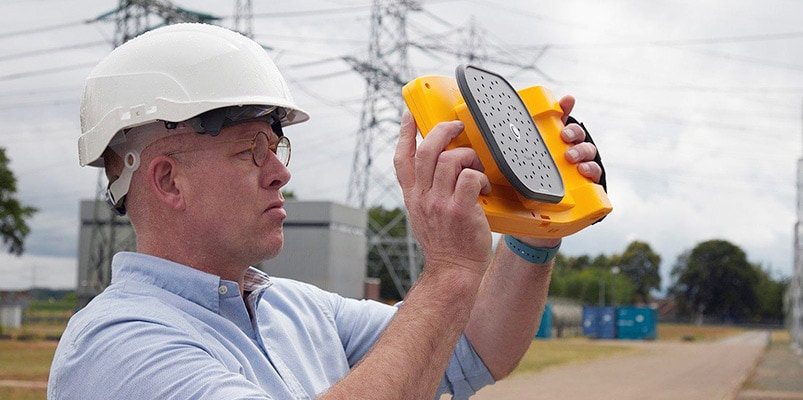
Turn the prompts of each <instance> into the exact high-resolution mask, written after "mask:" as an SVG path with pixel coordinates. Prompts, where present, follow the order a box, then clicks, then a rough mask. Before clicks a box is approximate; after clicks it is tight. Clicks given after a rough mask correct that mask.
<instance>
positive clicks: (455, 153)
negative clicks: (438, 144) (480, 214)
mask: <svg viewBox="0 0 803 400" xmlns="http://www.w3.org/2000/svg"><path fill="white" fill-rule="evenodd" d="M483 170H484V168H483V166H482V163H481V162H480V160H479V157H477V153H476V152H475V151H474V150H473V149H470V148H467V147H458V148H455V149H451V150H447V151H444V152H443V153H441V154H440V156H439V157H438V162H437V165H436V167H435V174H434V178H433V182H432V187H431V191H432V192H433V193H435V194H436V196H437V197H439V198H442V199H445V198H449V197H452V196H454V197H455V198H456V200H455V201H456V202H458V203H462V202H463V199H466V200H467V201H468V202H470V203H476V201H477V196H478V195H479V194H480V192H481V191H483V190H486V191H490V189H491V186H490V182H489V181H488V177H487V176H486V175H485V174H484V173H482V172H481V171H483ZM468 180H471V181H472V182H467V181H468Z"/></svg>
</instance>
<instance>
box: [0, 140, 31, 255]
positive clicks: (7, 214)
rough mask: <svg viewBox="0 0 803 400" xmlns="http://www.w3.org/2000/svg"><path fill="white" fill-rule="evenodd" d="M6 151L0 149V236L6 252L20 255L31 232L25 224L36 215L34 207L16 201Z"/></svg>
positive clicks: (15, 183)
mask: <svg viewBox="0 0 803 400" xmlns="http://www.w3.org/2000/svg"><path fill="white" fill-rule="evenodd" d="M9 161H10V160H9V159H8V157H7V156H6V149H4V148H2V147H0V236H2V238H3V244H4V245H5V246H6V247H8V252H9V253H11V254H15V255H21V254H22V253H23V251H25V237H26V236H28V234H29V233H30V232H31V229H30V228H29V227H28V224H27V223H26V221H25V220H26V219H29V218H31V217H32V216H33V214H34V213H36V211H37V209H36V208H34V207H29V206H25V205H23V204H22V203H20V201H19V200H17V199H16V198H15V197H14V195H15V194H16V193H17V178H15V177H14V173H13V172H11V170H10V169H9V168H8V163H9Z"/></svg>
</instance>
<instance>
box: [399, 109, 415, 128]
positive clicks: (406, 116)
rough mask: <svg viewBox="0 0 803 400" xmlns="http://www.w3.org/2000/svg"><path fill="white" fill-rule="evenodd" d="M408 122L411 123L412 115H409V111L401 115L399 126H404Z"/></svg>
mask: <svg viewBox="0 0 803 400" xmlns="http://www.w3.org/2000/svg"><path fill="white" fill-rule="evenodd" d="M410 122H413V114H411V113H410V112H409V111H405V112H404V114H402V119H401V125H402V126H404V125H407V124H409V123H410Z"/></svg>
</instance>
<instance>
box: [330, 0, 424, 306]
mask: <svg viewBox="0 0 803 400" xmlns="http://www.w3.org/2000/svg"><path fill="white" fill-rule="evenodd" d="M420 9H421V6H420V4H419V2H418V1H414V0H402V1H396V0H374V2H373V9H372V12H371V36H370V42H369V46H368V59H367V60H357V59H356V58H353V57H345V60H346V61H347V62H348V63H349V64H351V66H352V68H354V70H355V71H357V72H358V73H360V74H361V75H362V76H363V77H364V78H365V80H366V83H367V85H366V93H365V99H364V101H363V107H362V113H361V116H360V129H359V132H358V133H357V144H356V150H355V155H354V161H353V164H352V171H351V182H350V185H349V190H348V202H349V203H350V204H353V205H357V206H359V207H362V208H366V207H383V208H385V209H387V210H392V209H394V208H400V209H403V207H404V206H403V200H402V196H401V193H400V191H399V189H398V184H397V183H396V181H395V178H394V177H395V174H394V172H393V169H392V168H393V164H392V162H391V158H392V154H393V149H394V146H395V144H396V141H397V139H398V126H399V121H400V120H401V112H402V110H403V109H404V105H403V103H402V98H401V87H402V86H403V85H404V84H405V83H406V82H407V81H408V80H410V79H411V78H412V75H413V74H412V72H411V70H410V66H409V62H408V57H407V47H408V40H407V14H408V12H409V11H416V10H420ZM368 224H369V233H368V251H369V263H368V269H369V270H368V275H369V276H370V277H378V276H379V274H380V272H381V270H382V269H384V270H386V271H387V272H388V273H389V274H390V277H391V279H392V280H393V282H394V284H395V286H396V289H397V291H398V292H399V294H400V295H401V296H404V295H405V294H406V293H407V290H409V289H410V287H411V286H412V284H413V282H414V281H415V279H416V278H417V276H418V271H419V268H420V267H419V266H420V265H421V264H422V261H421V256H420V252H419V251H418V249H417V245H416V243H415V241H414V240H413V237H412V232H411V230H410V229H409V222H407V218H406V215H405V213H403V212H402V213H397V214H395V215H394V216H393V217H392V218H391V219H390V220H389V221H380V220H378V218H377V219H375V218H372V217H371V216H369V218H368ZM399 230H403V231H404V233H403V234H401V235H399V234H398V231H399ZM393 232H395V233H394V234H393V235H391V233H393Z"/></svg>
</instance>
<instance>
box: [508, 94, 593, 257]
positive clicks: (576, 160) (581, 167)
mask: <svg viewBox="0 0 803 400" xmlns="http://www.w3.org/2000/svg"><path fill="white" fill-rule="evenodd" d="M558 103H559V104H560V107H561V108H562V109H563V116H562V117H561V120H562V121H563V123H564V124H566V122H567V121H568V119H569V113H571V112H572V109H573V108H574V103H575V99H574V97H572V96H565V97H562V98H561V99H560V100H559V101H558ZM560 137H561V139H563V141H564V142H566V143H569V144H573V146H572V147H570V148H569V149H568V150H566V152H565V153H564V154H563V156H564V157H566V160H568V161H569V162H570V163H573V164H577V170H578V171H579V172H580V175H583V176H585V177H586V178H588V179H591V180H592V181H594V182H599V180H600V177H601V176H602V167H600V166H599V164H597V163H595V162H594V161H593V160H594V157H596V156H597V147H596V146H594V145H593V144H592V143H588V142H585V139H586V133H585V131H584V130H583V128H582V127H580V125H578V124H569V125H566V127H565V128H563V130H562V131H561V132H560ZM516 238H517V239H519V240H520V241H522V242H524V243H527V244H529V245H531V246H534V247H554V246H557V245H558V243H560V239H539V238H528V237H518V236H517V237H516Z"/></svg>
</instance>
